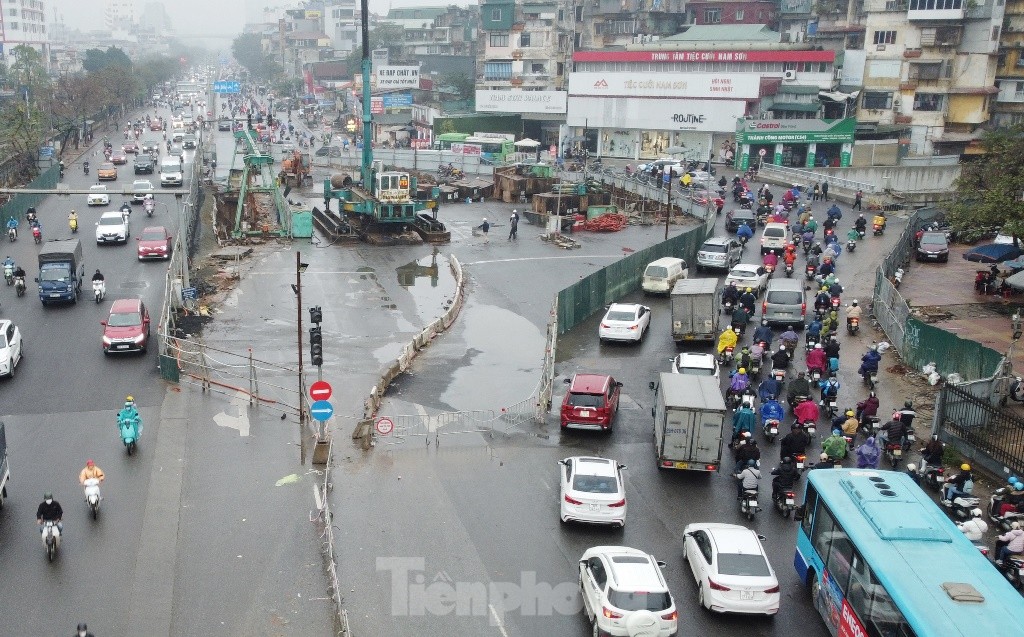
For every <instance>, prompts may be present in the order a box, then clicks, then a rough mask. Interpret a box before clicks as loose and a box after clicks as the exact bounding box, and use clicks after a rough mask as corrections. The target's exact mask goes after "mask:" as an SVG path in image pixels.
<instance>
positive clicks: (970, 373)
mask: <svg viewBox="0 0 1024 637" xmlns="http://www.w3.org/2000/svg"><path fill="white" fill-rule="evenodd" d="M905 325H906V336H905V338H904V348H903V350H902V351H901V353H902V355H903V360H904V361H905V362H906V363H907V365H909V366H910V367H913V368H915V369H921V368H922V367H923V366H925V365H927V364H929V363H934V364H935V367H936V370H937V371H938V372H939V373H940V374H942V375H943V376H948V375H949V374H952V373H956V374H959V375H960V376H961V377H962V378H963V379H964V380H967V381H971V380H977V379H980V378H988V377H990V376H992V375H993V374H995V373H996V372H997V371H998V370H999V367H1000V362H1001V361H1002V355H1001V354H1000V353H999V352H996V351H995V350H993V349H990V348H988V347H985V346H984V345H982V344H981V343H978V342H976V341H972V340H968V339H965V338H960V337H959V336H957V335H956V334H953V333H952V332H947V331H946V330H943V329H941V328H938V327H935V326H934V325H929V324H927V323H922V322H921V321H919V320H918V319H915V318H907V319H906V323H905Z"/></svg>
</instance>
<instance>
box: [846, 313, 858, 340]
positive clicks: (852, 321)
mask: <svg viewBox="0 0 1024 637" xmlns="http://www.w3.org/2000/svg"><path fill="white" fill-rule="evenodd" d="M858 332H860V319H859V318H857V317H855V316H854V317H847V318H846V333H847V334H850V335H853V336H856V335H857V333H858Z"/></svg>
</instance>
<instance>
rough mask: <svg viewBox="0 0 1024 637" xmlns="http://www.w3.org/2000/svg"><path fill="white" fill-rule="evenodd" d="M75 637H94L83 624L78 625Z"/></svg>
mask: <svg viewBox="0 0 1024 637" xmlns="http://www.w3.org/2000/svg"><path fill="white" fill-rule="evenodd" d="M75 637H95V636H94V635H93V634H92V633H90V632H89V627H88V626H86V625H85V623H84V622H83V623H81V624H79V625H78V629H77V630H76V631H75Z"/></svg>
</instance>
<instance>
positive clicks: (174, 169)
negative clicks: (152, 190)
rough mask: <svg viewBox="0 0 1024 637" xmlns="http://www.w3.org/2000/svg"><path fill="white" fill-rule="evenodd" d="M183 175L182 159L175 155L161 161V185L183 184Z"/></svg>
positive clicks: (162, 186)
mask: <svg viewBox="0 0 1024 637" xmlns="http://www.w3.org/2000/svg"><path fill="white" fill-rule="evenodd" d="M182 181H183V176H182V174H181V161H180V160H179V159H176V158H174V157H167V158H165V159H164V160H163V161H162V162H160V187H161V188H167V187H168V186H181V185H182Z"/></svg>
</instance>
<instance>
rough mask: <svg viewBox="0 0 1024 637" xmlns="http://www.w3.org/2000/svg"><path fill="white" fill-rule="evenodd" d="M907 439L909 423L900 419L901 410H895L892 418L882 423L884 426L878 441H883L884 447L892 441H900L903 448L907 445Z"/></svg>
mask: <svg viewBox="0 0 1024 637" xmlns="http://www.w3.org/2000/svg"><path fill="white" fill-rule="evenodd" d="M906 439H907V425H906V423H904V422H903V421H902V420H900V414H899V412H895V413H893V415H892V420H890V421H889V422H887V423H885V424H884V425H882V428H881V429H879V431H878V442H880V443H881V445H882V448H883V449H885V447H886V445H888V444H890V443H892V444H897V443H899V445H900V448H901V449H902V448H903V447H904V446H905V445H906Z"/></svg>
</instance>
